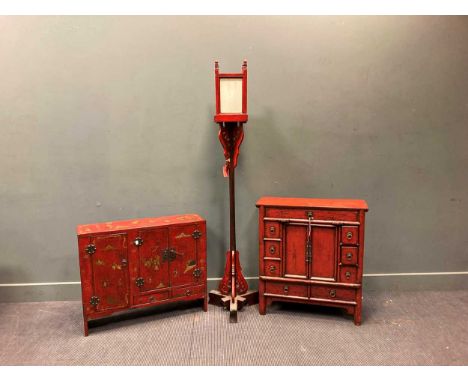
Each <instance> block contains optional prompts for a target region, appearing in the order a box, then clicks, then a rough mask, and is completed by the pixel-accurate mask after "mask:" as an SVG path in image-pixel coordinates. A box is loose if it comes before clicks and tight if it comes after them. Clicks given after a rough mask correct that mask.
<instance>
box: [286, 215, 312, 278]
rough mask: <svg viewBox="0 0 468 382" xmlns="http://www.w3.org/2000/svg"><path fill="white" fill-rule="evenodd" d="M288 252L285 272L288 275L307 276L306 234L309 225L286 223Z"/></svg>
mask: <svg viewBox="0 0 468 382" xmlns="http://www.w3.org/2000/svg"><path fill="white" fill-rule="evenodd" d="M285 233H286V234H285V241H286V253H285V259H284V273H285V276H286V277H297V278H307V267H306V235H307V227H306V226H301V225H292V224H291V225H286V229H285Z"/></svg>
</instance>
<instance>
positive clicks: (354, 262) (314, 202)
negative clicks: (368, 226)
mask: <svg viewBox="0 0 468 382" xmlns="http://www.w3.org/2000/svg"><path fill="white" fill-rule="evenodd" d="M257 207H258V208H259V248H260V252H259V274H260V278H259V311H260V314H265V313H266V307H267V306H268V305H269V304H271V302H273V301H290V302H299V303H307V304H318V305H327V306H336V307H341V308H344V309H345V310H346V311H347V312H348V313H349V314H352V315H353V316H354V323H355V324H356V325H359V324H360V323H361V306H362V272H363V259H364V222H365V213H366V211H367V210H368V207H367V203H366V202H365V201H364V200H350V199H306V198H278V197H263V198H261V199H260V200H258V202H257Z"/></svg>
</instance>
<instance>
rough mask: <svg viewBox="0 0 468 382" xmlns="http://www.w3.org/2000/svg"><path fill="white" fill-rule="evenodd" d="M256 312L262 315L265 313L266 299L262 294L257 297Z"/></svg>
mask: <svg viewBox="0 0 468 382" xmlns="http://www.w3.org/2000/svg"><path fill="white" fill-rule="evenodd" d="M258 313H260V314H261V315H262V316H263V315H265V314H266V301H265V297H263V296H259V298H258Z"/></svg>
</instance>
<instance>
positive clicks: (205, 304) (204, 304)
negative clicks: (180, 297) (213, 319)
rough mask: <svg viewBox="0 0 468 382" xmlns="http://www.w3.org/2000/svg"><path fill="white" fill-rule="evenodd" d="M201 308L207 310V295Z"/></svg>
mask: <svg viewBox="0 0 468 382" xmlns="http://www.w3.org/2000/svg"><path fill="white" fill-rule="evenodd" d="M203 310H204V311H205V312H208V296H206V297H205V298H204V299H203Z"/></svg>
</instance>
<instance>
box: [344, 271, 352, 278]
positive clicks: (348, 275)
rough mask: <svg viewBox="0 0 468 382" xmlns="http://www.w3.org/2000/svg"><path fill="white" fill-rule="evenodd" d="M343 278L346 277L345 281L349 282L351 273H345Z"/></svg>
mask: <svg viewBox="0 0 468 382" xmlns="http://www.w3.org/2000/svg"><path fill="white" fill-rule="evenodd" d="M345 277H346V280H349V278H350V277H351V272H346V273H345Z"/></svg>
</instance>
